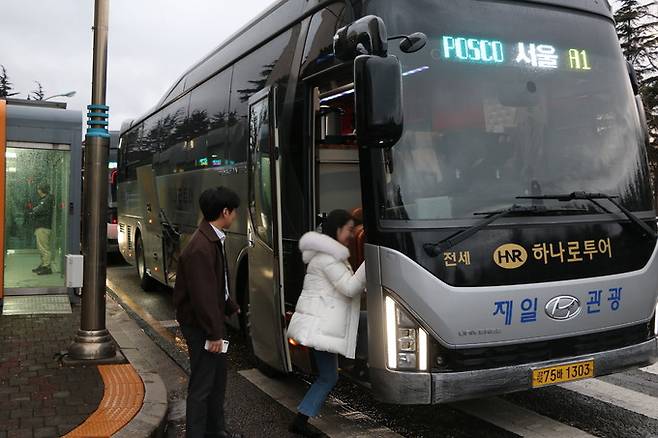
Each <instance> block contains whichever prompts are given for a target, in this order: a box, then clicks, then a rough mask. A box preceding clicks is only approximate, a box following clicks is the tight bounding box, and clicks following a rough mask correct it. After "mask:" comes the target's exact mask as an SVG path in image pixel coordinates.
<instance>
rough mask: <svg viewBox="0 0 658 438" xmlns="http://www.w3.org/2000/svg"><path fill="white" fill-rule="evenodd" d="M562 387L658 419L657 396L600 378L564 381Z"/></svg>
mask: <svg viewBox="0 0 658 438" xmlns="http://www.w3.org/2000/svg"><path fill="white" fill-rule="evenodd" d="M560 386H561V387H562V388H565V389H568V390H569V391H574V392H577V393H579V394H582V395H586V396H588V397H592V398H595V399H597V400H600V401H603V402H606V403H610V404H612V405H616V406H619V407H621V408H624V409H626V410H628V411H631V412H635V413H636V414H640V415H644V416H645V417H649V418H653V419H655V420H658V403H657V401H658V400H656V398H654V397H651V396H650V395H646V394H642V393H641V392H637V391H633V390H631V389H626V388H624V387H621V386H617V385H613V384H612V383H608V382H604V381H602V380H598V379H589V380H580V381H577V382H570V383H563V384H562V385H560Z"/></svg>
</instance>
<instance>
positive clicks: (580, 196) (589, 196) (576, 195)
mask: <svg viewBox="0 0 658 438" xmlns="http://www.w3.org/2000/svg"><path fill="white" fill-rule="evenodd" d="M618 197H619V196H612V195H607V194H605V193H591V192H572V193H566V194H557V195H536V196H517V197H516V199H555V200H557V201H560V202H568V201H575V200H585V201H590V202H592V203H593V204H595V205H596V206H598V207H599V208H601V209H602V210H603V211H605V212H606V213H610V211H608V210H607V209H606V208H605V207H603V206H602V205H601V203H599V202H598V201H597V200H599V199H607V200H608V201H610V203H611V204H612V205H614V206H615V207H617V208H618V209H619V210H620V211H621V212H622V213H624V215H625V216H626V217H627V218H628V219H630V220H631V222H633V223H634V224H635V225H637V226H638V227H640V228H641V229H642V230H643V231H644V232H645V233H646V234H648V235H649V236H651V237H653V238H654V239H655V238H657V237H658V234H656V232H655V231H654V230H652V229H651V227H649V226H648V225H647V224H646V223H645V222H644V221H643V220H642V219H640V218H639V217H637V216H636V215H635V214H633V213H632V212H631V211H630V210H628V209H627V208H626V207H624V206H623V205H621V204H620V203H619V202H617V200H616V199H617V198H618Z"/></svg>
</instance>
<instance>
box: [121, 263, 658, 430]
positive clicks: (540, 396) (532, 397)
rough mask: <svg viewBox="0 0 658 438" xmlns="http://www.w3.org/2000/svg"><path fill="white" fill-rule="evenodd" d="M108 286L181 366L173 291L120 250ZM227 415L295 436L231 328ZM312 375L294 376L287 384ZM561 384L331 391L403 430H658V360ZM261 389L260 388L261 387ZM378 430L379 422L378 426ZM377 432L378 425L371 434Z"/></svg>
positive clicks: (178, 399)
mask: <svg viewBox="0 0 658 438" xmlns="http://www.w3.org/2000/svg"><path fill="white" fill-rule="evenodd" d="M108 285H109V286H110V288H111V289H112V290H113V291H114V294H115V295H117V298H118V299H119V300H120V301H121V302H122V304H123V306H124V307H125V308H126V309H127V310H128V312H129V313H130V314H131V315H132V316H133V317H134V318H135V319H136V320H137V321H138V323H139V324H140V325H142V327H143V328H144V330H145V331H146V332H147V333H148V334H149V336H151V338H152V339H153V340H154V341H155V342H156V343H157V344H158V345H159V346H160V347H161V348H162V349H163V350H165V352H166V353H167V354H168V355H169V356H170V357H171V358H173V359H174V360H175V361H176V362H177V363H178V364H179V365H181V367H182V368H186V367H187V356H186V353H185V344H184V341H183V340H182V337H181V335H180V332H179V329H178V327H177V326H176V324H175V321H174V319H175V317H174V308H173V304H172V300H171V290H169V289H167V288H164V287H163V288H161V289H160V290H157V291H153V292H144V291H143V290H142V289H141V288H140V287H139V282H138V280H137V274H136V272H135V269H134V268H133V267H131V266H128V265H126V264H125V263H123V260H122V259H121V257H120V256H113V257H111V258H110V267H109V268H108ZM230 341H231V352H230V355H229V357H230V370H229V382H228V388H227V421H228V424H229V426H230V427H232V428H233V429H236V430H241V431H242V432H244V433H245V434H246V436H248V437H286V436H294V435H291V434H289V433H288V432H287V425H288V423H289V422H290V421H292V419H293V417H294V413H293V412H292V411H291V410H289V409H288V408H286V407H284V406H283V405H281V404H279V403H278V402H276V401H275V400H274V399H273V398H271V397H270V396H269V395H267V394H266V392H267V389H266V388H258V387H257V386H255V385H254V384H252V383H251V382H250V381H249V380H247V379H246V378H245V377H243V376H242V375H241V374H239V372H240V371H245V370H250V369H253V368H254V367H255V362H254V360H253V358H252V357H251V354H250V352H249V349H248V348H247V346H246V345H245V342H244V339H243V337H242V336H241V335H240V334H239V333H237V332H234V331H233V332H231V333H230ZM307 379H308V378H307V377H306V376H303V375H294V376H291V377H290V378H288V379H287V380H284V381H283V384H286V385H290V387H291V388H292V387H293V386H294V385H299V384H300V382H301V381H306V380H307ZM574 383H575V384H568V385H564V386H563V387H559V386H557V387H549V388H544V389H540V390H535V391H526V392H521V393H516V394H510V395H506V396H501V397H494V398H491V399H484V400H474V401H469V402H463V403H458V404H452V405H440V406H392V405H386V404H382V403H378V402H377V401H375V400H374V399H373V398H372V397H371V396H370V395H369V394H368V392H367V391H366V390H364V389H363V388H362V387H359V386H357V385H355V384H353V383H351V382H350V381H348V380H346V379H342V380H341V381H340V382H339V385H338V387H337V388H336V390H335V391H334V392H333V395H334V396H335V397H336V398H337V399H338V400H339V401H340V402H342V404H343V405H344V406H346V407H347V409H348V410H350V412H352V414H350V416H349V417H350V418H356V417H358V415H354V412H357V413H358V414H359V415H361V414H364V415H365V416H367V417H368V418H369V421H372V422H373V423H375V424H377V425H379V426H384V427H387V428H389V429H391V430H393V431H395V432H397V433H398V434H400V435H402V436H405V437H516V436H529V437H533V436H534V437H559V438H566V437H579V436H582V437H586V436H599V437H633V438H635V437H641V438H645V437H658V398H657V397H658V366H656V365H654V366H653V367H649V368H647V369H644V370H633V371H629V372H626V373H621V374H616V375H613V376H608V377H603V378H599V379H590V380H587V381H583V382H574ZM261 389H262V390H261ZM183 397H184V394H181V391H177V392H176V393H174V394H173V395H172V394H170V399H171V402H172V403H171V404H172V406H174V410H173V412H172V415H171V424H170V428H169V432H168V436H182V430H183V426H182V420H183V417H182V415H183V412H184V400H183ZM373 430H374V429H373ZM372 435H373V436H375V435H377V433H376V432H373V433H372Z"/></svg>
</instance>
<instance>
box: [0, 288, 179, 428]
mask: <svg viewBox="0 0 658 438" xmlns="http://www.w3.org/2000/svg"><path fill="white" fill-rule="evenodd" d="M35 298H36V299H34V300H33V299H31V298H27V297H25V299H23V297H19V298H18V299H16V298H13V299H10V300H5V306H6V307H5V312H4V313H5V314H4V315H2V316H0V438H10V437H16V438H23V437H25V438H37V437H44V438H45V437H47V438H52V437H57V436H64V435H66V436H67V437H68V436H70V437H91V436H93V437H107V436H110V435H112V436H115V437H123V436H126V437H130V438H140V437H151V436H157V435H158V434H161V433H162V428H163V426H164V421H165V415H166V411H167V406H168V403H167V391H166V389H165V385H164V383H163V381H162V378H161V377H160V375H159V373H158V370H156V369H155V368H154V367H153V366H151V364H149V363H148V360H147V359H146V358H145V357H144V354H149V353H151V352H152V349H157V346H155V345H154V344H153V343H152V342H151V341H150V340H149V339H148V337H147V336H146V335H145V334H144V333H143V332H141V330H139V329H138V328H137V326H136V324H135V323H134V322H133V321H132V320H130V317H129V316H128V315H127V314H126V313H125V311H124V310H123V309H122V308H121V307H120V306H118V305H117V304H116V303H115V302H114V301H113V300H112V299H110V298H108V300H107V306H108V312H107V322H108V329H109V330H110V333H111V334H112V336H113V337H114V338H115V341H116V342H117V345H118V347H119V348H120V349H121V352H122V353H123V355H124V356H125V357H126V359H127V360H128V362H129V363H125V364H123V365H122V364H109V365H97V364H94V365H87V364H75V365H72V364H71V363H70V362H69V361H68V360H64V362H62V360H61V359H62V358H63V353H65V352H66V350H67V349H68V347H69V345H70V343H71V342H72V340H73V338H74V336H75V334H76V332H77V330H78V328H79V326H80V306H79V305H73V306H71V311H69V306H68V300H67V299H64V305H65V306H64V307H66V309H65V310H66V311H64V310H63V309H62V307H63V306H62V303H57V304H58V305H57V306H55V305H53V304H52V303H50V302H49V300H50V301H62V296H40V297H35ZM26 301H29V303H27V304H26ZM37 301H38V302H37ZM35 303H36V304H35ZM44 303H45V304H46V307H48V306H50V307H49V308H48V309H47V308H45V307H44ZM26 308H27V310H26ZM16 310H18V311H19V313H20V312H21V311H23V312H25V311H27V312H32V311H34V312H38V311H57V312H58V313H57V314H37V313H33V314H25V315H14V314H12V313H14V312H15V311H16ZM136 329H137V330H136ZM127 335H128V336H127ZM126 339H128V341H127V340H126ZM163 356H164V357H163ZM158 359H159V360H160V367H162V366H163V362H165V361H166V356H165V355H164V354H163V355H162V356H160V357H158ZM171 363H172V367H176V366H175V364H173V362H171ZM176 368H177V367H176ZM177 369H178V368H177ZM178 372H179V373H180V374H181V375H183V376H184V373H183V371H182V370H180V369H178ZM171 377H172V375H171V374H169V375H167V376H166V378H171ZM179 380H181V379H179ZM182 381H183V382H184V381H185V379H184V377H183V379H182Z"/></svg>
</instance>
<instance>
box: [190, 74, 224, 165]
mask: <svg viewBox="0 0 658 438" xmlns="http://www.w3.org/2000/svg"><path fill="white" fill-rule="evenodd" d="M231 72H232V69H231V68H229V69H227V70H224V71H223V72H221V73H219V74H217V75H216V76H214V77H213V78H212V79H210V80H209V81H207V82H205V83H203V84H202V85H201V86H199V87H197V88H195V89H194V90H193V91H192V100H191V104H190V120H189V122H190V126H189V127H190V131H191V137H192V142H191V143H190V147H189V154H190V164H191V165H192V166H193V167H194V168H197V169H199V168H204V167H218V166H225V165H227V164H232V163H230V162H229V148H228V132H227V124H228V100H229V91H230V88H231Z"/></svg>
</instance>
